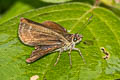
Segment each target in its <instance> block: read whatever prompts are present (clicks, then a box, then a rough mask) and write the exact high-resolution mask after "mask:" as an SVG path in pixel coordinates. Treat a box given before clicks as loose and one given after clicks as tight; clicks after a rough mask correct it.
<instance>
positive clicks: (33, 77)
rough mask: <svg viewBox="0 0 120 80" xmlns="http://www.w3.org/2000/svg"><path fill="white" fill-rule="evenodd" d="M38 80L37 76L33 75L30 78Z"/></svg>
mask: <svg viewBox="0 0 120 80" xmlns="http://www.w3.org/2000/svg"><path fill="white" fill-rule="evenodd" d="M38 78H39V76H38V75H33V76H32V77H31V78H30V80H37V79H38Z"/></svg>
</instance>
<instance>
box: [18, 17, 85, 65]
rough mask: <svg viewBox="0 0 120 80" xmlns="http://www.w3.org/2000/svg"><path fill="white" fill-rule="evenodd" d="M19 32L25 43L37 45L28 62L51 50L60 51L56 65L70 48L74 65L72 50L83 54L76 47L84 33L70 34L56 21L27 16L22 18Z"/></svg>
mask: <svg viewBox="0 0 120 80" xmlns="http://www.w3.org/2000/svg"><path fill="white" fill-rule="evenodd" d="M18 33H19V38H20V40H21V41H22V42H23V43H24V44H26V45H29V46H35V50H34V51H33V52H32V54H31V56H30V58H28V59H26V62H27V63H32V62H34V61H36V60H37V59H39V58H41V57H42V56H45V55H46V54H49V53H51V52H54V51H59V55H58V58H57V60H56V62H55V64H54V65H56V64H57V63H58V61H59V59H60V55H61V53H62V52H63V51H67V50H69V53H68V54H69V58H70V65H71V66H72V62H71V51H72V50H76V51H78V52H79V54H80V55H81V56H82V54H81V52H80V50H79V49H78V48H75V44H77V43H79V42H80V41H81V40H82V38H83V37H82V35H80V34H69V33H68V32H67V30H66V29H65V28H63V27H62V26H60V25H59V24H57V23H55V22H52V21H45V22H43V23H37V22H34V21H31V20H29V19H26V18H21V19H20V24H19V30H18ZM82 58H83V56H82ZM83 60H84V58H83Z"/></svg>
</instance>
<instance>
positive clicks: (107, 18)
mask: <svg viewBox="0 0 120 80" xmlns="http://www.w3.org/2000/svg"><path fill="white" fill-rule="evenodd" d="M92 14H93V15H94V16H93V18H92V21H90V23H89V24H88V25H87V28H86V29H85V30H84V31H82V32H79V31H80V29H81V28H82V26H83V24H85V22H86V21H87V20H88V18H89V17H90V16H91V15H92ZM21 17H25V18H28V19H31V20H33V21H36V22H40V23H41V22H43V21H46V20H50V21H54V22H57V23H59V24H60V25H62V26H64V28H66V29H67V30H68V31H71V32H70V33H76V32H78V33H80V34H82V35H83V36H84V38H83V41H82V42H81V43H80V44H77V45H76V47H78V48H79V49H80V50H81V52H82V55H83V56H84V58H85V60H86V64H84V62H83V60H82V59H81V56H79V54H78V52H76V51H72V53H71V56H72V64H73V65H72V68H70V64H69V57H68V52H63V53H62V55H61V58H60V60H59V62H58V64H57V65H56V66H53V65H54V63H55V61H56V59H57V56H58V52H54V53H51V54H49V55H46V56H45V57H42V58H41V59H39V60H38V61H36V62H34V63H32V64H27V63H26V62H25V60H26V58H28V57H29V56H30V53H31V52H32V50H33V49H34V48H33V47H30V46H26V45H24V44H23V43H22V42H21V41H20V40H19V37H18V25H19V22H20V18H21ZM119 25H120V19H119V18H118V17H117V16H116V15H115V14H114V13H112V12H111V11H109V10H107V9H104V8H102V7H96V8H95V7H92V6H91V5H88V4H83V3H66V4H60V5H55V6H49V7H44V8H40V9H37V10H33V11H30V12H26V13H24V14H22V15H20V16H17V17H15V18H13V19H11V20H8V21H7V22H6V23H3V24H1V25H0V63H1V64H0V79H1V80H29V79H30V77H32V76H34V75H38V76H39V80H114V79H118V78H120V74H119V73H120V65H119V63H120V48H119V47H120V31H119V30H120V27H119ZM85 41H87V42H90V44H89V45H88V44H87V43H84V42H85ZM101 47H104V48H105V49H106V51H108V52H109V54H110V58H109V59H108V60H104V59H103V58H102V57H103V56H104V54H103V53H102V52H101V50H100V48H101Z"/></svg>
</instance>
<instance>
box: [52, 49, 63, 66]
mask: <svg viewBox="0 0 120 80" xmlns="http://www.w3.org/2000/svg"><path fill="white" fill-rule="evenodd" d="M61 53H62V50H60V52H59V55H58V57H57V60H56V62H55V64H54V66H56V64H57V63H58V61H59V59H60V56H61Z"/></svg>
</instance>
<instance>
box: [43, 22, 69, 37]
mask: <svg viewBox="0 0 120 80" xmlns="http://www.w3.org/2000/svg"><path fill="white" fill-rule="evenodd" d="M42 24H43V25H45V27H46V28H49V29H52V30H54V31H55V32H57V33H59V34H62V35H64V34H68V33H67V30H66V29H65V28H63V27H62V26H60V25H59V24H57V23H55V22H52V21H45V22H43V23H42Z"/></svg>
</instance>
